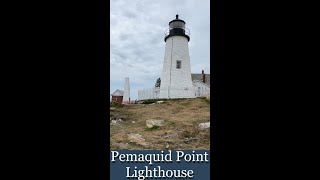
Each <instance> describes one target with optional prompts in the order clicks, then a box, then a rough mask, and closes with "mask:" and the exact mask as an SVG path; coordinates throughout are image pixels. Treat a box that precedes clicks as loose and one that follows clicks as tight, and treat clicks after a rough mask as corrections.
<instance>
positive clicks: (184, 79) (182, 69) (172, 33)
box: [159, 15, 195, 99]
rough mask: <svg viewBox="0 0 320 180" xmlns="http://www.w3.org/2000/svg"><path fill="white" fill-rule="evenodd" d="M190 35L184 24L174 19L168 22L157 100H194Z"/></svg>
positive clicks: (177, 17) (177, 16) (177, 18)
mask: <svg viewBox="0 0 320 180" xmlns="http://www.w3.org/2000/svg"><path fill="white" fill-rule="evenodd" d="M189 35H190V33H189V30H188V29H187V28H185V22H184V21H183V20H181V19H179V15H176V19H174V20H172V21H170V22H169V29H167V30H166V32H165V38H164V41H165V42H166V48H165V54H164V62H163V69H162V76H161V89H160V96H159V98H166V99H171V98H194V97H195V96H194V91H193V85H192V81H191V67H190V57H189V47H188V42H189V40H190V37H189Z"/></svg>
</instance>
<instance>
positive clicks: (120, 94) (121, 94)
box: [111, 89, 123, 96]
mask: <svg viewBox="0 0 320 180" xmlns="http://www.w3.org/2000/svg"><path fill="white" fill-rule="evenodd" d="M111 95H112V96H123V91H122V90H119V89H117V90H116V91H115V92H114V93H112V94H111Z"/></svg>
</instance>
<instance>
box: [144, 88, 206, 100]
mask: <svg viewBox="0 0 320 180" xmlns="http://www.w3.org/2000/svg"><path fill="white" fill-rule="evenodd" d="M160 90H166V91H168V89H160V88H148V89H143V90H139V91H138V100H147V99H158V98H159V96H160ZM169 91H170V92H173V91H174V92H175V93H178V94H183V93H184V92H185V90H184V89H170V90H169ZM192 91H193V92H194V97H204V96H210V90H205V89H197V90H192Z"/></svg>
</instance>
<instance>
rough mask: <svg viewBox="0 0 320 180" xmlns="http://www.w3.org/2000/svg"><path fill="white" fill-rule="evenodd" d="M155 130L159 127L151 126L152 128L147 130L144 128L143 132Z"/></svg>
mask: <svg viewBox="0 0 320 180" xmlns="http://www.w3.org/2000/svg"><path fill="white" fill-rule="evenodd" d="M156 129H159V126H153V127H152V128H148V127H145V128H144V130H145V131H153V130H156Z"/></svg>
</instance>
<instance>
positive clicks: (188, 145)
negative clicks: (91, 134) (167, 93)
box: [110, 98, 210, 150]
mask: <svg viewBox="0 0 320 180" xmlns="http://www.w3.org/2000/svg"><path fill="white" fill-rule="evenodd" d="M112 114H113V116H114V114H116V116H118V117H124V119H123V120H124V121H123V122H121V123H120V125H114V126H111V127H110V138H111V139H110V146H111V147H110V148H111V149H112V150H120V149H121V147H119V146H118V144H119V143H121V144H123V143H128V144H129V145H128V146H127V148H126V149H130V150H142V149H151V150H163V149H166V145H167V144H168V145H169V148H168V149H175V150H187V149H188V150H191V149H192V150H200V149H201V150H207V149H209V148H210V134H209V131H199V130H198V128H197V127H198V124H199V123H204V122H208V121H210V104H209V103H208V101H207V100H206V99H198V98H197V99H183V100H169V101H165V103H163V104H134V105H126V106H124V107H120V108H117V109H116V110H115V111H114V112H113V113H112ZM148 119H163V120H165V126H163V127H158V128H155V129H151V130H150V129H146V124H145V122H146V120H148ZM132 121H135V123H132ZM130 133H137V134H140V135H142V137H143V138H144V139H145V141H146V142H147V143H148V144H149V146H148V147H145V146H141V145H139V144H136V143H132V142H130V141H129V139H128V135H127V134H130Z"/></svg>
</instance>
